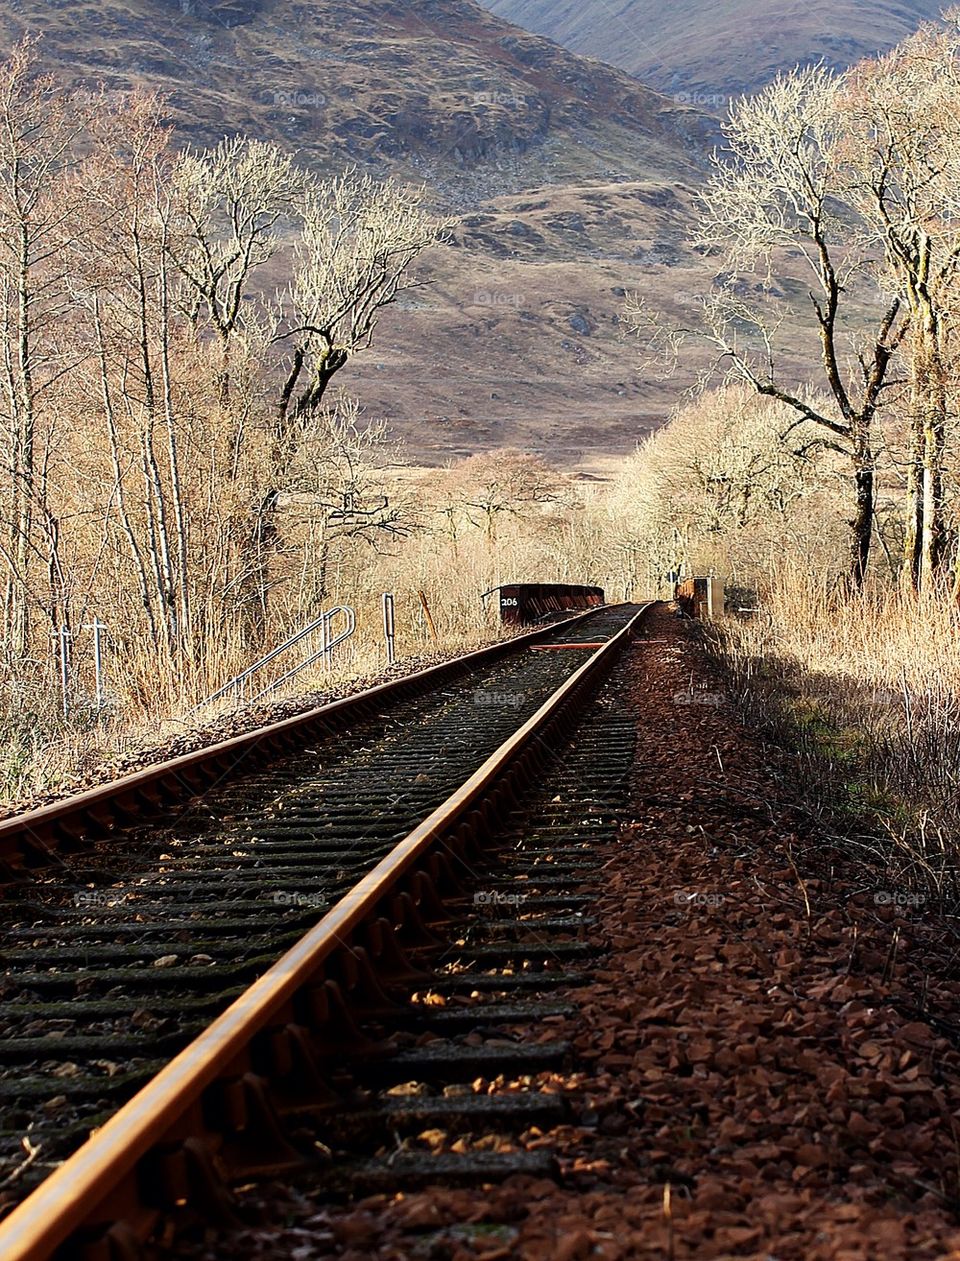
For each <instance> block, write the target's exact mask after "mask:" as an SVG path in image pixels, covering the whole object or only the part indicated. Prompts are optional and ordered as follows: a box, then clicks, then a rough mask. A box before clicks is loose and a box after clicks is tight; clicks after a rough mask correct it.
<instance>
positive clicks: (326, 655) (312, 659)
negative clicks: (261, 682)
mask: <svg viewBox="0 0 960 1261" xmlns="http://www.w3.org/2000/svg"><path fill="white" fill-rule="evenodd" d="M339 613H343V614H344V615H345V616H346V619H347V625H346V628H345V629H344V630H342V631H341V632H340V634H339V635H335V636H334V638H333V639H331V638H330V624H331V622H332V621H333V619H334V618H335V617H336V616H337V614H339ZM320 622H321V625H320V647H319V648H318V649H317V651H316V652H314V653H311V655H310V656H309V657H307V659H306V660H305V661H301V662H300V664H299V665H297V666H294V667H293V669H292V670H288V671H287V672H286V674H281V676H280V678H279V679H274V681H273V682H272V683H268V684H267V686H266V687H265V688H264V689H263V690H262V691H261V692H258V693H257V694H256V696H254V697H252V698H251V701H250V703H251V704H253V702H254V701H258V700H260V699H261V698H262V697H264V696H269V694H270V693H271V692H275V691H276V690H277V688H278V687H282V686H283V684H284V683H286V682H287V681H288V680H289V679H292V678H294V677H295V676H296V675H298V674H299V673H300V672H301V670H306V669H308V668H309V667H310V666H312V665H314V664H315V663H316V662H317V661H319V660H320V658H321V657H323V668H324V669H325V670H329V669H330V666H331V664H332V660H333V650H334V648H336V647H337V645H338V644H342V643H343V642H344V640H346V639H349V638H350V636H351V635H352V634H353V633H354V631H355V630H356V629H357V615H356V613H355V612H354V610H353V609H352V608H351V607H350V605H349V604H338V605H337V607H336V608H335V609H330V610H329V611H328V612H326V613H324V615H323V617H322V618H321V619H320Z"/></svg>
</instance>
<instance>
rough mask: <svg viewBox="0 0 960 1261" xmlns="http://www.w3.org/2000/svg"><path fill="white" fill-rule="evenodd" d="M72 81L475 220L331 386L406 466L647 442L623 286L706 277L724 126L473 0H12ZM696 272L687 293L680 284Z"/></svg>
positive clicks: (588, 452) (647, 401)
mask: <svg viewBox="0 0 960 1261" xmlns="http://www.w3.org/2000/svg"><path fill="white" fill-rule="evenodd" d="M24 33H31V34H38V35H40V36H41V37H42V39H41V44H40V48H41V55H42V59H43V61H44V63H45V65H46V67H47V68H48V69H50V70H52V71H53V72H54V73H55V74H56V75H58V76H59V77H60V78H61V79H62V80H63V81H64V82H66V83H72V84H77V83H81V84H89V85H92V84H96V83H100V82H102V83H104V84H105V85H106V87H107V88H108V89H117V90H123V89H126V88H128V87H130V86H131V85H134V84H137V85H142V86H146V87H151V88H157V89H159V90H160V91H162V92H163V93H165V94H166V96H167V99H168V101H169V103H170V105H169V112H170V118H171V121H172V123H173V124H174V126H175V128H176V129H177V132H178V135H179V137H180V138H181V139H182V140H183V141H185V142H190V143H195V144H211V143H214V142H216V141H217V140H219V139H220V138H221V136H223V135H224V134H225V133H227V134H229V133H235V132H244V133H247V134H249V135H253V136H258V137H261V138H264V139H267V140H271V141H273V142H275V143H277V144H279V145H281V146H283V147H285V148H288V149H291V150H293V151H295V152H296V153H297V154H298V155H299V157H300V159H301V160H303V161H305V162H307V163H310V164H312V165H315V166H317V167H318V168H320V169H324V170H334V169H342V168H343V167H344V166H345V165H347V164H351V163H352V164H356V165H359V166H362V167H364V168H368V169H371V170H373V171H375V172H382V173H387V172H389V173H392V174H395V175H398V176H400V177H402V178H408V179H412V180H415V181H416V182H418V183H425V184H426V185H427V188H428V192H429V194H430V196H431V199H432V200H433V202H434V203H435V205H436V206H437V208H438V210H441V211H443V212H445V213H450V212H453V213H454V214H457V215H459V216H462V219H461V223H460V225H459V227H458V228H457V230H456V232H455V234H454V236H455V241H454V243H453V244H452V245H451V246H448V247H445V248H442V249H438V250H435V251H433V252H432V255H431V256H430V257H429V258H428V259H426V260H425V261H424V264H423V267H424V268H425V269H426V272H427V274H428V275H429V276H430V277H432V278H433V279H434V280H435V281H436V283H435V284H434V285H433V286H431V287H428V288H426V289H423V290H418V291H417V292H416V294H414V295H412V296H411V297H410V299H409V301H408V303H407V304H406V305H404V306H402V307H401V306H399V305H398V307H396V308H393V309H391V310H389V311H388V312H386V313H385V316H384V319H383V322H382V324H381V327H380V329H379V330H378V333H377V339H376V344H375V347H374V349H373V350H372V351H371V352H369V353H368V354H367V355H364V356H360V357H358V359H357V360H356V361H355V363H354V364H353V365H351V367H349V368H348V369H347V370H345V371H344V372H343V373H342V374H341V376H340V377H339V378H338V384H342V386H343V388H345V389H347V390H349V391H351V392H353V393H355V394H356V395H357V396H358V397H359V398H360V400H361V401H362V402H363V404H364V405H365V407H366V408H367V411H368V414H370V415H373V416H384V417H386V418H388V420H389V421H390V423H391V425H392V426H393V428H394V430H395V432H397V433H398V434H400V435H402V436H403V437H404V438H405V439H406V441H407V446H408V449H409V451H410V452H411V454H412V455H414V456H415V457H418V458H420V459H421V460H423V461H426V462H443V461H445V460H447V459H448V458H450V457H451V456H453V455H460V454H467V453H470V452H472V451H475V450H480V449H483V448H484V447H489V446H493V445H518V444H519V445H525V446H528V447H531V448H532V449H537V450H542V451H544V452H545V453H546V454H548V455H551V456H553V457H555V458H559V459H562V460H563V461H564V462H565V463H569V462H573V463H577V462H589V461H590V460H591V459H593V458H594V457H597V456H602V455H604V454H605V453H611V452H619V451H623V450H629V449H630V448H632V446H633V445H634V443H635V442H636V440H637V439H638V437H640V436H641V435H642V433H643V432H644V431H645V430H647V429H649V428H650V427H651V426H653V425H655V424H657V423H659V422H660V420H661V419H662V417H663V415H664V414H665V411H666V409H667V406H668V400H669V398H670V395H671V393H672V392H674V391H675V389H676V384H675V383H673V384H670V385H667V384H656V383H649V384H648V385H646V386H643V387H642V388H641V386H639V385H637V384H636V383H634V382H633V381H632V379H631V369H632V357H631V354H630V351H629V349H627V348H625V347H624V346H623V345H622V343H621V339H620V330H619V327H618V319H617V315H618V311H619V309H620V307H621V304H622V300H623V291H624V289H637V288H641V289H643V290H644V292H646V293H648V294H650V295H651V296H652V297H656V296H657V295H658V294H659V293H662V296H663V300H664V303H665V304H666V305H667V306H669V305H670V304H672V303H675V301H676V300H677V297H676V295H677V294H678V293H680V294H682V293H685V292H689V291H690V290H691V287H694V288H702V287H703V286H704V285H706V284H707V283H709V275H710V272H709V267H708V265H707V264H706V263H705V262H704V261H703V260H701V259H700V258H699V257H698V256H696V255H693V254H688V253H687V252H686V251H685V249H684V247H683V245H682V241H683V240H684V237H685V235H686V228H687V225H688V224H689V222H690V202H691V197H692V193H693V190H694V189H695V188H696V187H697V185H698V184H699V183H700V181H701V179H702V174H703V170H704V166H705V163H706V154H707V152H708V149H709V145H710V143H711V137H712V133H713V128H714V124H713V123H712V122H711V121H710V120H708V119H707V118H705V116H704V115H703V114H702V113H701V112H700V111H698V110H696V109H695V108H691V107H688V106H684V105H682V104H678V103H676V102H674V101H672V100H670V99H668V98H665V97H663V96H662V95H659V94H658V93H656V92H654V91H652V90H650V89H649V88H646V87H644V86H642V85H641V84H639V83H638V82H637V81H636V80H634V79H632V78H631V77H630V76H629V75H627V74H626V73H624V72H622V71H619V70H615V69H612V68H610V67H608V66H604V65H601V64H600V63H598V62H594V61H590V60H587V59H584V58H581V57H577V56H575V55H574V54H572V53H570V52H569V51H567V50H566V49H563V48H561V47H559V46H557V45H555V44H553V43H551V42H550V41H548V40H546V39H543V38H541V37H538V36H534V35H530V34H528V33H525V32H523V31H520V30H517V29H516V28H514V27H511V26H509V25H508V24H506V23H505V22H503V21H502V20H501V19H499V18H497V17H495V16H493V15H491V14H490V13H488V12H487V11H486V10H484V9H483V8H482V7H480V6H479V5H478V4H475V3H473V0H324V3H323V4H322V5H321V4H312V3H306V2H301V0H98V2H94V0H80V2H79V3H69V4H68V3H65V2H64V0H59V3H58V4H56V5H52V4H49V3H40V2H39V0H0V39H3V41H4V42H5V43H6V44H7V45H9V44H10V43H12V42H13V41H14V40H15V39H17V38H19V37H20V36H21V35H22V34H24ZM681 273H682V277H681Z"/></svg>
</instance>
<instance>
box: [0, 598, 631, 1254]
mask: <svg viewBox="0 0 960 1261" xmlns="http://www.w3.org/2000/svg"><path fill="white" fill-rule="evenodd" d="M651 607H652V604H646V605H643V606H642V607H641V608H640V611H639V612H638V613H637V614H636V615H635V616H634V617H633V618H632V619H631V621H630V622H629V623H628V624H627V625H626V626H625V627H624V628H623V629H622V630H621V631H619V632H618V633H617V634H615V635H614V636H613V637H612V638H611V639H610V640H609V641H608V642H607V643H606V644H604V645H603V646H602V647H601V648H599V649H598V650H597V651H595V652H593V653H592V655H591V656H590V657H589V658H588V659H587V660H586V661H585V662H584V664H583V665H581V666H580V667H579V668H578V669H577V670H576V672H575V673H574V674H572V675H571V676H570V677H569V678H568V679H567V680H566V681H565V682H564V683H563V684H562V686H561V687H560V688H558V689H557V691H556V692H554V694H553V695H552V696H551V697H550V698H549V699H548V700H547V701H546V702H545V703H544V704H543V705H542V706H541V708H540V709H539V710H538V711H537V713H536V714H534V715H533V717H531V718H530V719H529V720H528V721H526V722H525V723H524V724H523V725H522V726H521V727H520V728H519V729H518V730H517V731H516V732H515V733H514V734H513V735H512V736H511V737H510V738H509V739H508V740H507V741H506V742H505V743H504V744H503V745H501V747H500V748H499V749H498V750H497V751H496V752H495V753H494V754H493V755H492V756H491V757H490V758H488V759H487V761H486V762H485V763H484V764H483V765H482V766H481V767H480V768H479V769H478V770H477V771H476V772H475V773H474V774H473V775H471V776H470V778H469V779H468V780H467V781H466V782H465V783H464V784H463V785H462V786H461V787H460V788H459V789H458V790H457V791H456V792H455V793H454V794H453V795H452V796H451V797H449V798H448V799H447V801H446V802H444V804H443V805H442V806H440V807H439V808H438V809H437V810H435V811H434V812H433V813H432V814H431V815H430V816H429V817H428V818H426V819H425V820H424V821H423V822H422V823H421V824H420V825H419V826H418V827H416V828H415V829H414V830H413V831H412V832H410V833H409V835H408V836H407V837H406V838H405V839H404V840H403V841H401V842H400V843H399V844H398V845H397V846H396V847H395V848H394V849H393V851H392V852H391V853H390V854H389V855H388V856H387V857H386V858H385V859H383V861H382V862H380V863H379V864H378V865H377V866H376V867H375V868H374V869H373V870H372V871H370V872H369V873H368V874H367V875H366V876H364V877H363V879H361V881H360V882H359V883H358V884H357V885H356V886H355V887H354V888H353V889H352V890H351V891H350V893H349V894H347V895H346V896H345V897H344V898H342V899H341V900H340V901H339V902H338V903H337V904H336V905H335V906H334V907H332V908H331V910H330V911H329V912H328V913H327V914H326V915H324V917H323V918H322V919H321V920H320V921H319V922H318V923H317V924H316V925H315V926H314V927H313V928H312V929H311V930H310V931H309V932H308V933H307V934H306V935H305V936H304V937H303V938H301V940H300V941H299V942H298V943H297V944H296V945H295V946H294V947H292V949H290V950H288V951H287V953H286V954H284V955H283V957H282V958H280V959H279V960H278V961H277V962H276V963H275V964H274V965H273V966H272V967H271V968H270V969H269V970H268V971H267V972H265V973H264V974H263V975H262V976H261V977H260V978H259V979H258V980H257V981H255V982H254V984H253V985H251V986H250V988H249V989H248V990H247V991H246V992H245V993H244V994H242V995H241V996H240V997H239V998H238V999H237V1000H236V1001H235V1002H234V1003H233V1004H232V1005H231V1006H230V1007H229V1008H228V1009H227V1010H226V1011H224V1012H223V1013H222V1015H220V1016H219V1017H218V1018H217V1019H216V1020H215V1021H214V1022H213V1023H212V1024H211V1025H210V1026H209V1027H208V1028H207V1029H206V1030H205V1031H204V1032H203V1033H202V1034H201V1035H200V1036H199V1037H198V1038H196V1039H195V1040H194V1042H192V1043H191V1044H190V1045H189V1046H187V1047H186V1048H185V1049H184V1050H183V1051H181V1052H180V1054H178V1055H177V1056H176V1057H175V1058H174V1059H173V1060H172V1061H171V1062H170V1063H169V1064H168V1065H167V1066H166V1067H165V1068H164V1069H162V1070H161V1072H160V1073H158V1075H157V1076H156V1077H155V1078H153V1080H152V1081H150V1082H149V1083H148V1084H147V1085H146V1086H145V1087H144V1088H143V1089H142V1090H140V1092H139V1093H138V1094H137V1095H135V1096H134V1098H132V1099H131V1100H130V1101H129V1102H128V1103H127V1104H125V1105H124V1106H123V1107H121V1108H120V1110H119V1111H118V1112H117V1113H116V1114H114V1116H113V1117H112V1118H111V1119H110V1120H109V1121H108V1122H107V1123H106V1124H105V1125H104V1126H103V1127H102V1129H100V1130H98V1131H97V1132H96V1133H95V1134H94V1135H93V1136H92V1137H91V1138H90V1139H89V1140H88V1141H87V1143H86V1144H85V1145H84V1146H83V1147H82V1148H80V1149H79V1151H77V1152H76V1154H75V1155H74V1156H72V1157H71V1158H70V1159H68V1160H67V1161H66V1162H65V1163H64V1164H63V1165H61V1166H60V1167H59V1168H58V1169H57V1170H56V1171H55V1172H54V1173H53V1174H51V1175H50V1177H48V1178H47V1179H46V1181H45V1182H43V1183H42V1184H41V1185H40V1187H39V1188H38V1189H37V1190H36V1191H35V1192H34V1193H33V1194H32V1195H31V1196H29V1197H28V1198H27V1199H26V1200H25V1201H24V1202H23V1203H22V1204H21V1205H19V1207H17V1208H16V1209H15V1210H14V1211H13V1212H12V1213H11V1214H10V1216H9V1217H8V1218H7V1219H6V1220H5V1221H3V1222H2V1223H0V1256H2V1257H3V1258H4V1261H46V1259H47V1258H50V1257H53V1256H69V1257H70V1258H71V1259H73V1258H87V1257H90V1258H97V1259H98V1261H99V1259H100V1258H103V1259H106V1258H110V1259H111V1261H113V1259H115V1258H123V1257H133V1256H136V1255H137V1250H138V1246H139V1242H140V1241H141V1240H142V1239H143V1238H144V1237H145V1236H146V1235H147V1234H148V1233H149V1231H150V1230H151V1229H152V1227H153V1226H154V1225H155V1224H156V1221H157V1220H158V1219H159V1217H160V1216H161V1215H163V1214H164V1213H169V1212H173V1211H177V1210H180V1211H182V1210H183V1209H184V1208H185V1207H189V1206H196V1207H201V1208H202V1210H203V1211H206V1212H210V1211H211V1209H212V1208H213V1207H215V1206H216V1205H217V1204H218V1203H219V1204H220V1205H221V1206H222V1205H223V1203H224V1202H225V1194H224V1190H225V1187H224V1184H225V1178H224V1175H225V1172H226V1171H225V1169H224V1166H228V1167H229V1166H230V1165H231V1157H230V1152H229V1146H230V1140H231V1136H233V1137H236V1135H237V1134H239V1135H240V1136H241V1137H246V1138H247V1139H250V1138H253V1140H254V1142H253V1144H252V1145H253V1146H254V1147H258V1143H257V1135H258V1134H263V1135H265V1136H266V1139H267V1140H270V1139H273V1140H274V1141H275V1140H276V1138H277V1137H278V1130H277V1128H276V1124H275V1123H276V1120H277V1118H276V1117H275V1116H273V1114H272V1113H271V1114H270V1115H268V1116H266V1117H265V1116H264V1114H263V1110H264V1108H266V1109H267V1110H268V1112H269V1110H270V1103H269V1097H268V1095H267V1094H266V1092H265V1087H266V1086H267V1079H268V1078H269V1081H270V1084H271V1085H276V1084H277V1083H279V1086H281V1087H282V1086H284V1085H286V1086H290V1085H291V1084H295V1085H296V1087H297V1088H298V1089H300V1090H302V1088H303V1086H304V1084H305V1082H309V1080H310V1078H311V1077H312V1078H313V1085H314V1087H315V1088H316V1090H317V1091H318V1093H319V1097H320V1099H321V1100H322V1099H323V1090H324V1086H323V1082H322V1078H321V1075H320V1074H319V1073H317V1067H318V1065H319V1064H320V1063H322V1061H323V1049H324V1047H323V1044H324V1038H325V1037H327V1038H328V1039H329V1042H328V1053H329V1047H330V1046H331V1045H332V1046H333V1047H334V1048H335V1047H337V1046H338V1045H342V1038H343V1032H344V1028H349V1026H350V1025H351V1023H352V1022H351V1018H350V1015H349V1006H348V1002H347V998H348V996H349V992H350V990H351V988H352V987H353V986H356V987H362V986H363V984H364V983H365V980H368V979H370V976H371V968H372V970H373V972H374V973H375V972H376V969H377V967H382V968H383V970H384V971H385V972H387V973H389V970H390V968H391V967H393V968H396V967H397V966H399V967H400V968H403V967H405V966H408V961H407V960H406V958H405V956H404V954H403V949H404V944H405V942H409V940H410V939H412V940H413V941H416V939H417V934H418V933H422V932H423V931H424V919H423V917H422V915H421V911H425V912H427V913H428V915H429V910H430V908H431V907H436V906H437V898H438V895H439V894H441V893H442V892H443V891H444V889H445V887H447V886H448V885H449V884H451V883H452V884H453V886H454V888H456V887H457V883H456V880H455V877H454V866H455V864H458V863H459V864H462V863H463V862H464V860H465V859H467V858H469V855H470V854H471V853H472V852H473V850H474V849H476V848H482V845H483V840H484V838H485V837H487V836H488V835H489V834H490V833H491V832H492V831H493V826H494V823H495V820H496V816H497V813H498V811H499V810H500V809H501V808H502V807H503V806H504V805H507V804H509V803H510V802H511V801H512V800H514V799H515V796H516V791H517V787H518V786H519V785H520V784H522V783H524V782H527V781H530V780H532V779H535V778H536V777H537V775H538V772H539V770H540V768H542V766H543V765H544V764H545V762H546V759H547V757H548V752H547V751H548V750H549V748H550V743H549V742H550V740H551V739H553V740H554V741H555V742H556V740H557V738H558V737H559V736H560V735H561V733H562V731H563V729H564V727H569V726H571V725H572V723H573V722H574V721H575V717H576V713H577V711H578V708H579V707H580V706H581V705H582V703H583V702H584V701H585V700H586V699H587V698H588V696H589V695H591V694H592V692H593V691H594V689H595V686H596V684H598V683H599V681H600V679H601V678H602V677H603V675H604V674H606V672H607V671H608V670H609V669H610V668H611V667H612V665H613V664H614V662H615V661H616V659H617V658H618V656H619V654H620V652H621V651H622V650H623V649H624V648H625V647H626V645H627V644H628V643H629V642H630V640H631V639H632V637H633V636H634V635H635V634H636V632H637V630H638V627H639V624H640V622H641V621H642V619H643V617H644V616H645V614H646V613H647V612H648V610H649V609H650V608H651ZM554 629H555V628H554ZM538 637H539V634H535V635H533V636H525V637H524V640H525V641H526V642H527V643H528V644H530V643H531V641H533V640H535V639H537V638H538ZM516 643H517V641H513V644H514V645H515V644H516ZM498 647H499V646H498ZM483 651H484V652H487V653H489V651H490V650H483ZM476 655H477V654H474V656H476ZM444 668H445V667H434V671H436V670H438V669H439V670H442V669H444ZM425 673H431V672H425ZM434 677H436V675H435V674H434ZM385 686H386V687H388V688H389V687H391V686H393V685H385ZM375 690H376V691H379V690H380V689H375ZM368 695H369V694H368ZM338 704H341V705H342V704H343V703H342V702H339V703H338ZM281 726H283V727H287V728H289V726H290V724H289V723H288V724H281ZM231 743H233V742H231ZM255 1044H256V1054H255V1053H254V1050H253V1048H254V1046H255ZM266 1061H269V1063H270V1068H271V1070H272V1071H270V1072H269V1073H267V1074H266V1077H265V1076H264V1072H265V1068H264V1066H265V1062H266ZM281 1093H282V1091H281ZM247 1146H248V1149H249V1147H250V1144H249V1143H248V1145H247ZM277 1150H278V1162H279V1164H280V1165H281V1166H282V1163H283V1160H284V1157H287V1158H289V1157H290V1156H291V1154H292V1149H287V1151H286V1152H285V1151H284V1149H283V1144H282V1139H281V1141H280V1144H279V1147H278V1149H277ZM261 1154H262V1153H261ZM241 1164H242V1162H241ZM234 1167H236V1166H234Z"/></svg>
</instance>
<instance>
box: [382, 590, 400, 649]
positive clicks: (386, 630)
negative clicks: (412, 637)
mask: <svg viewBox="0 0 960 1261" xmlns="http://www.w3.org/2000/svg"><path fill="white" fill-rule="evenodd" d="M393 614H394V608H393V596H392V595H391V594H390V592H389V591H384V593H383V635H384V638H385V639H386V641H387V665H388V666H392V665H393V663H394V662H395V661H396V659H397V641H396V627H395V625H394V616H393Z"/></svg>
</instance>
